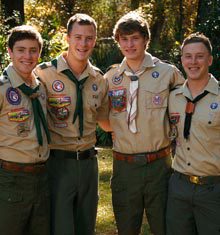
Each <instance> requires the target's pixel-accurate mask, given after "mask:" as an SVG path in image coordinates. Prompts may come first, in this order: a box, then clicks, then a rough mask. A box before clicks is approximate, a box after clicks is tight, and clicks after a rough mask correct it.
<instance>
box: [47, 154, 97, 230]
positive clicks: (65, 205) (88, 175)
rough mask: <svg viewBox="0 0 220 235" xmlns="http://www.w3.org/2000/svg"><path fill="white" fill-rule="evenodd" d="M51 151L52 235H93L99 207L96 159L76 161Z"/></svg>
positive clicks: (49, 163)
mask: <svg viewBox="0 0 220 235" xmlns="http://www.w3.org/2000/svg"><path fill="white" fill-rule="evenodd" d="M64 152H65V151H63V154H62V151H59V156H58V155H56V150H55V151H54V150H52V151H51V155H50V158H49V161H48V164H47V167H48V171H49V183H50V188H51V222H52V223H51V231H52V233H51V235H93V234H94V231H95V222H96V214H97V204H98V163H97V157H96V156H94V157H91V158H88V159H85V160H75V159H71V154H70V158H67V157H64V155H65V156H67V153H65V154H64Z"/></svg>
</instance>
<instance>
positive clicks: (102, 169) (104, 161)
mask: <svg viewBox="0 0 220 235" xmlns="http://www.w3.org/2000/svg"><path fill="white" fill-rule="evenodd" d="M98 151H99V175H100V180H99V195H100V199H99V207H98V216H97V224H96V235H114V234H117V229H116V225H115V220H114V215H113V210H112V204H111V190H110V177H111V172H112V151H111V149H109V148H101V149H98ZM142 227H143V228H142V233H141V234H142V235H150V232H149V228H148V225H147V221H146V219H144V225H143V226H142Z"/></svg>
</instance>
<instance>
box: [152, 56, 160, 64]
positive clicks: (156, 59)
mask: <svg viewBox="0 0 220 235" xmlns="http://www.w3.org/2000/svg"><path fill="white" fill-rule="evenodd" d="M160 61H161V60H160V59H158V58H157V57H153V62H154V64H157V63H158V62H160Z"/></svg>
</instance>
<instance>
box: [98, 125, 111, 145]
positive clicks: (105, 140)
mask: <svg viewBox="0 0 220 235" xmlns="http://www.w3.org/2000/svg"><path fill="white" fill-rule="evenodd" d="M96 138H97V142H96V145H97V146H112V138H111V133H108V132H105V131H103V130H102V129H101V128H100V127H99V126H97V128H96Z"/></svg>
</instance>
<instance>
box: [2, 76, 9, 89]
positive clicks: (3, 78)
mask: <svg viewBox="0 0 220 235" xmlns="http://www.w3.org/2000/svg"><path fill="white" fill-rule="evenodd" d="M8 82H10V81H9V79H8V76H5V75H2V76H0V86H2V85H4V84H6V83H8Z"/></svg>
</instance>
